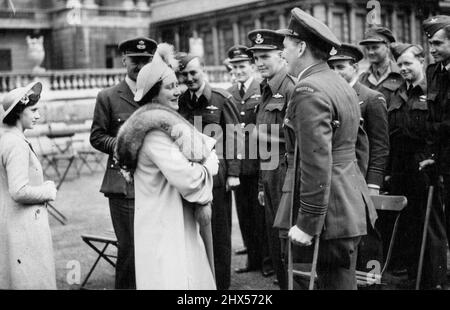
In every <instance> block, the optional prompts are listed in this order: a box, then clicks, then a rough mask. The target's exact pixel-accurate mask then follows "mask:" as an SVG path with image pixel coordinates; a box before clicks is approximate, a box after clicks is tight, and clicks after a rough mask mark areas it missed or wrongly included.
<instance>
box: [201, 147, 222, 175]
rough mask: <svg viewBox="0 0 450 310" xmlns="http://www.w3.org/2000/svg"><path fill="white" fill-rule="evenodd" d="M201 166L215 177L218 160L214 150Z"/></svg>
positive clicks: (217, 170) (217, 169)
mask: <svg viewBox="0 0 450 310" xmlns="http://www.w3.org/2000/svg"><path fill="white" fill-rule="evenodd" d="M203 166H205V168H206V169H207V170H208V171H209V173H210V174H211V175H216V174H217V173H218V172H219V159H218V158H217V154H216V150H212V151H211V153H210V154H209V156H208V157H207V158H206V160H205V162H204V163H203Z"/></svg>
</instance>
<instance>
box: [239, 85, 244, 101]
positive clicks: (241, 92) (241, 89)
mask: <svg viewBox="0 0 450 310" xmlns="http://www.w3.org/2000/svg"><path fill="white" fill-rule="evenodd" d="M244 87H245V86H244V83H241V87H240V88H239V95H240V96H241V98H244V95H245V89H244Z"/></svg>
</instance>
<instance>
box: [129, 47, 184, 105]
mask: <svg viewBox="0 0 450 310" xmlns="http://www.w3.org/2000/svg"><path fill="white" fill-rule="evenodd" d="M177 68H178V60H176V59H175V51H174V47H173V45H170V44H168V43H160V44H158V47H157V49H156V52H155V55H154V56H153V59H152V61H151V62H149V63H148V64H146V65H145V66H143V67H142V69H141V70H140V71H139V73H138V76H137V79H136V89H137V90H136V94H135V95H134V101H136V102H137V101H140V100H142V98H143V97H144V96H145V94H146V93H147V92H148V91H149V90H150V89H151V88H152V87H153V85H155V84H156V83H158V82H159V81H162V80H164V79H165V78H167V77H168V76H169V75H170V73H173V72H174V71H176V70H177Z"/></svg>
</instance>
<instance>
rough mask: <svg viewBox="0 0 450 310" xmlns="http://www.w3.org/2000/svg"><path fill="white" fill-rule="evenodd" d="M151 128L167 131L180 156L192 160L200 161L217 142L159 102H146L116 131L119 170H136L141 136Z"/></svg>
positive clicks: (141, 140) (143, 136)
mask: <svg viewBox="0 0 450 310" xmlns="http://www.w3.org/2000/svg"><path fill="white" fill-rule="evenodd" d="M154 129H158V130H162V131H164V132H165V133H167V135H169V136H170V137H171V138H172V139H173V140H174V142H175V143H176V144H177V146H178V147H179V148H180V151H181V152H182V153H183V155H184V156H185V157H186V158H187V159H188V160H190V161H193V162H203V161H204V160H205V159H206V158H207V157H208V156H209V154H210V152H211V150H212V149H213V148H214V144H215V142H216V141H215V139H213V138H211V137H208V136H206V135H203V134H202V133H200V132H199V131H198V130H197V129H195V128H194V126H193V125H192V124H190V123H189V122H188V121H187V120H185V119H184V118H183V117H182V116H181V115H180V114H179V113H178V112H176V111H175V110H173V109H171V108H169V107H167V106H164V105H161V104H159V103H150V104H146V105H144V106H142V107H141V108H139V109H138V110H136V111H135V112H134V113H133V114H132V115H131V116H130V118H129V119H128V120H127V121H126V122H125V123H124V124H123V125H122V127H121V128H120V130H119V132H118V134H117V145H116V151H115V153H116V154H115V156H116V159H117V161H118V164H119V165H120V167H122V169H125V170H128V171H133V170H134V169H136V165H137V157H138V154H139V150H140V149H141V147H142V144H143V142H144V138H145V136H146V135H147V133H148V132H149V131H151V130H154Z"/></svg>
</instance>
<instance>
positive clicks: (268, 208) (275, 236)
mask: <svg viewBox="0 0 450 310" xmlns="http://www.w3.org/2000/svg"><path fill="white" fill-rule="evenodd" d="M293 88H294V81H293V79H292V77H290V76H289V75H287V71H286V69H285V68H283V69H282V70H280V71H279V72H278V73H276V74H275V75H274V76H273V77H272V78H271V79H270V80H267V79H266V80H264V81H263V82H262V83H261V96H262V98H261V104H260V105H259V106H258V109H257V110H258V111H257V115H256V124H257V126H258V143H259V155H260V162H261V170H260V177H259V191H263V192H264V201H265V217H266V228H267V232H268V240H269V250H270V255H271V257H272V263H273V266H274V269H275V272H276V274H277V279H278V281H279V283H280V287H281V288H282V289H284V288H286V287H287V278H286V274H285V267H284V266H283V260H282V253H281V243H280V239H279V231H278V228H274V227H273V224H274V220H275V216H276V214H277V210H278V205H279V203H280V199H281V194H282V187H283V182H284V177H285V173H286V164H285V159H284V158H285V157H284V155H285V152H286V150H285V141H284V133H283V128H282V125H283V120H284V116H285V112H286V107H287V103H288V102H289V100H290V98H291V95H292V90H293ZM261 125H262V126H261ZM271 126H272V127H274V128H276V129H278V130H276V131H272V130H271ZM262 128H267V130H265V129H262ZM266 145H267V149H268V150H270V152H271V153H269V154H271V156H270V157H267V156H266V155H267V154H264V150H265V149H266ZM277 146H278V152H275V150H276V147H277ZM269 162H272V163H274V164H276V163H277V162H278V164H276V165H275V166H274V167H272V166H273V165H272V166H271V167H269Z"/></svg>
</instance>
